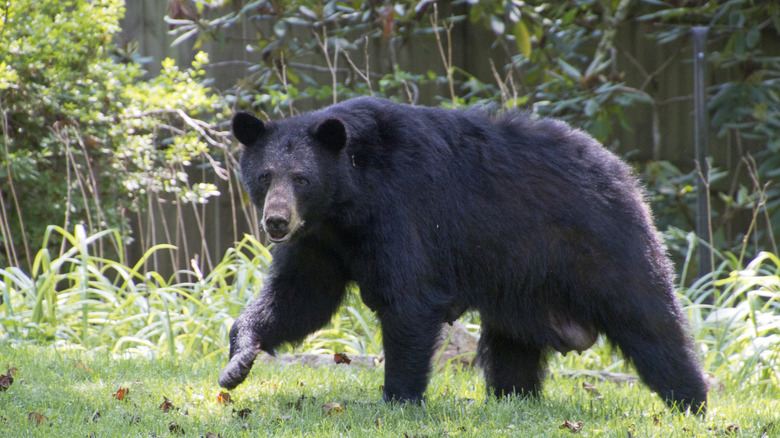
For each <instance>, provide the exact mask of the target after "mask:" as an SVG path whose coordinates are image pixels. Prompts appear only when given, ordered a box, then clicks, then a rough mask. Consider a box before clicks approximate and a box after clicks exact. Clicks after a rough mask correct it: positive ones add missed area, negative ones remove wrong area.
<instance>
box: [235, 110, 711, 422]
mask: <svg viewBox="0 0 780 438" xmlns="http://www.w3.org/2000/svg"><path fill="white" fill-rule="evenodd" d="M239 117H241V118H240V119H239ZM237 122H240V123H237ZM258 122H259V120H258ZM342 128H343V130H342ZM234 131H235V134H236V137H237V138H239V139H240V140H241V139H248V142H247V144H246V146H247V147H246V150H245V152H244V154H243V157H242V159H241V169H242V178H243V180H244V184H245V185H246V187H247V189H248V191H249V193H250V196H251V198H252V200H253V201H254V202H255V203H256V204H257V205H258V206H259V207H260V208H263V206H264V202H265V200H266V197H267V196H269V197H270V196H271V195H267V194H268V192H269V191H272V192H273V191H274V190H282V189H285V190H287V191H286V192H284V193H288V194H290V195H288V198H291V199H289V202H290V204H289V205H290V206H291V207H290V208H292V206H293V205H294V206H295V208H297V210H296V212H297V214H298V215H299V216H300V218H301V220H302V225H301V226H300V227H299V228H297V229H294V230H293V232H292V234H291V236H290V237H289V241H286V243H282V244H280V245H278V246H277V247H276V248H275V250H274V260H273V264H272V273H271V275H270V276H269V278H268V280H267V281H266V283H265V285H264V287H263V291H262V293H261V294H260V296H259V297H258V298H257V299H255V300H254V301H252V302H251V303H250V304H249V305H248V306H247V308H246V309H245V310H244V311H243V312H242V313H241V315H240V316H239V317H238V319H237V320H236V322H235V325H234V326H233V328H232V330H231V338H230V345H231V348H230V350H231V351H230V356H231V358H232V359H231V361H230V363H229V364H228V366H227V367H226V368H225V370H224V371H223V373H222V375H221V376H220V385H222V386H225V387H227V388H232V387H235V386H236V385H238V384H239V383H241V382H242V381H243V380H244V378H245V377H246V375H247V374H248V372H249V368H250V367H251V365H252V360H253V359H254V357H255V355H256V354H257V352H258V351H259V349H262V350H265V351H269V352H272V351H273V350H274V349H275V348H276V347H277V346H278V345H280V344H281V343H283V342H298V341H301V340H302V339H304V337H305V336H306V335H308V334H309V333H311V332H313V331H315V330H317V329H318V328H320V327H322V326H323V325H324V324H325V323H327V321H329V320H330V317H331V315H332V314H333V313H334V312H335V311H336V310H337V308H338V307H339V304H340V301H341V300H342V298H343V296H344V290H345V287H346V285H347V283H348V282H355V283H357V285H358V286H359V287H360V293H361V297H362V299H363V300H364V302H365V303H366V304H367V305H368V306H369V307H370V308H371V309H373V310H374V311H376V312H377V315H378V317H379V319H380V321H381V324H382V329H383V335H384V348H385V356H386V365H385V393H384V397H385V399H387V400H393V399H394V400H402V401H409V400H410V401H416V400H420V399H421V397H422V395H423V392H424V391H425V387H426V384H427V379H428V374H429V371H430V369H429V368H430V365H429V363H430V358H431V355H432V354H433V352H434V349H435V348H436V345H435V339H436V335H437V334H438V330H439V327H440V325H441V323H443V322H445V321H451V320H453V319H454V318H457V317H458V316H459V315H460V314H462V312H463V311H465V310H466V309H470V308H473V309H477V310H478V311H479V312H480V314H481V317H482V322H483V326H482V336H481V339H480V345H479V352H478V353H479V360H480V363H481V365H482V367H483V369H484V372H485V376H486V378H487V381H488V384H489V386H490V387H491V388H492V391H493V392H494V393H495V394H496V395H501V394H512V393H521V394H536V393H538V391H539V390H540V388H541V382H542V378H543V375H544V363H545V357H546V356H547V354H548V353H549V352H550V351H552V350H553V349H556V350H559V351H563V352H565V351H568V350H571V349H581V348H583V347H584V348H587V346H588V345H590V344H591V343H592V340H591V341H590V342H584V341H582V340H581V339H585V341H587V340H589V339H591V336H590V335H593V336H595V333H596V332H600V333H603V334H605V335H606V336H607V337H608V339H609V340H611V341H612V342H613V343H614V344H616V345H617V346H618V347H619V348H620V349H621V350H622V351H623V353H624V354H625V355H626V356H627V357H628V358H629V359H630V360H632V361H633V363H634V364H635V365H636V368H637V370H638V372H639V375H640V376H641V377H642V379H643V380H644V382H645V383H646V384H647V385H648V386H649V387H650V388H652V389H653V390H654V391H656V392H657V393H658V394H659V395H660V396H661V397H662V398H663V399H664V400H665V401H666V402H667V403H668V404H670V405H677V406H678V407H680V408H684V409H687V408H692V409H693V410H700V411H701V412H703V411H704V409H705V408H706V400H707V394H706V392H707V391H706V387H705V384H704V382H703V379H702V375H701V372H700V369H699V365H698V362H697V359H696V355H695V353H694V351H693V347H692V344H691V341H690V339H689V337H688V336H687V334H686V328H685V320H684V316H683V315H682V313H681V311H680V308H679V306H678V304H677V301H676V298H675V294H674V290H673V286H672V277H673V273H672V269H671V266H670V262H669V259H668V257H667V255H666V253H665V249H664V248H663V246H662V244H661V242H660V240H659V237H658V236H657V232H656V230H655V227H654V226H653V223H652V218H651V215H650V212H649V209H648V207H647V205H646V204H645V202H644V199H643V193H642V191H641V190H640V189H639V188H638V186H637V181H636V180H635V178H634V177H633V176H632V174H631V171H630V169H629V167H628V166H627V165H626V164H625V163H623V162H622V161H621V160H620V159H618V158H617V157H616V156H615V155H613V154H612V153H611V152H609V151H607V150H606V149H605V148H603V147H602V146H601V145H600V144H598V142H596V141H595V140H593V139H592V138H591V137H589V136H588V135H587V134H585V133H583V132H581V131H578V130H574V129H572V128H570V127H569V126H567V125H566V124H564V123H562V122H559V121H555V120H549V119H542V120H533V119H531V118H530V117H528V116H527V115H525V114H523V113H520V112H515V111H510V112H508V113H506V114H504V115H501V116H498V117H491V116H490V115H489V114H488V113H487V112H485V111H482V110H470V111H453V110H444V109H439V108H426V107H413V106H407V105H401V104H396V103H392V102H389V101H385V100H380V99H373V98H360V99H354V100H350V101H347V102H344V103H341V104H337V105H333V106H331V107H328V108H325V109H323V110H320V111H316V112H312V113H306V114H302V115H299V116H296V117H293V118H290V119H286V120H281V121H276V122H269V123H267V124H265V125H263V124H262V122H260V124H259V125H257V124H256V123H255V122H254V121H248V120H246V119H245V116H244V115H241V116H237V118H236V122H234ZM290 175H293V178H304V179H305V180H306V182H307V183H306V184H298V185H296V184H292V183H289V182H285V181H287V179H286V178H288V177H289V176H290ZM295 180H296V181H297V179H295ZM279 193H282V192H281V191H280V192H279ZM291 226H292V225H291ZM562 327H563V329H562ZM567 330H568V331H567ZM567 333H574V334H575V335H576V336H569V335H568V334H567ZM583 342H584V343H585V345H584V346H583V345H582V344H583ZM250 359H251V360H250Z"/></svg>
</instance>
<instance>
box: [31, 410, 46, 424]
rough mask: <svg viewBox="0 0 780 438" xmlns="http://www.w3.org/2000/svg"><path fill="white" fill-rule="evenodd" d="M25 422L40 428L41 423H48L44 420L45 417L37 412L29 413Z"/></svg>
mask: <svg viewBox="0 0 780 438" xmlns="http://www.w3.org/2000/svg"><path fill="white" fill-rule="evenodd" d="M27 420H28V421H29V422H30V423H34V424H35V425H36V426H40V425H41V424H43V423H46V422H47V421H48V418H46V416H45V415H43V414H39V413H37V412H30V413H29V414H28V415H27Z"/></svg>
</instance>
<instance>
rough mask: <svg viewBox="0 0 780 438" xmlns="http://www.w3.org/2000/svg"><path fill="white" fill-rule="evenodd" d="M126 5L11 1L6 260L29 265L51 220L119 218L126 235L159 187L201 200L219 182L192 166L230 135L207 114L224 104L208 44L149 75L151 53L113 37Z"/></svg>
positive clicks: (6, 70) (1, 55) (102, 224)
mask: <svg viewBox="0 0 780 438" xmlns="http://www.w3.org/2000/svg"><path fill="white" fill-rule="evenodd" d="M123 5H124V2H123V1H121V0H102V1H97V2H95V1H87V0H73V1H64V2H63V1H57V0H19V1H13V2H4V3H3V4H2V5H0V20H1V21H2V24H1V25H0V47H3V49H2V50H0V117H2V119H0V122H2V123H0V131H2V144H0V201H1V202H0V219H2V220H0V231H2V233H0V266H8V265H14V266H24V267H25V268H26V269H28V270H29V269H30V268H31V267H32V266H31V265H32V257H33V256H34V253H33V252H31V251H30V249H29V248H28V242H41V241H42V239H43V235H44V233H45V232H46V229H47V226H48V225H50V224H58V225H61V226H63V227H64V228H65V229H69V230H72V229H73V225H74V224H84V225H85V226H86V227H87V229H88V230H89V231H90V233H95V232H97V231H98V230H102V229H106V228H115V229H120V230H122V236H123V238H125V237H127V236H128V235H129V230H128V215H129V214H130V212H131V211H137V210H139V209H143V208H146V206H147V202H146V201H147V198H148V196H149V195H150V194H153V193H171V194H172V195H173V196H175V197H176V198H175V199H178V200H180V201H183V202H194V203H198V202H205V200H206V199H207V198H208V197H210V196H213V195H215V194H216V190H215V188H214V187H213V185H204V184H193V183H191V182H190V181H189V178H188V176H187V173H186V169H187V168H188V167H190V166H191V164H192V163H193V162H195V161H197V160H198V159H199V158H200V157H203V156H204V154H206V153H207V152H208V150H209V148H210V147H214V146H219V145H220V144H221V143H220V141H221V140H220V139H219V138H218V137H217V136H216V135H215V134H214V133H213V131H212V130H211V128H210V125H208V124H207V123H205V122H203V121H200V120H197V117H207V118H208V117H211V115H216V116H217V117H218V118H217V120H219V118H220V117H223V116H224V114H223V111H224V110H223V109H222V107H221V103H220V102H221V101H220V100H219V99H218V98H217V97H216V96H212V95H210V94H209V89H208V88H207V87H206V86H205V79H204V71H203V70H202V67H203V65H204V64H205V63H206V62H207V58H206V55H205V54H199V55H198V56H196V59H195V61H194V62H193V64H192V67H191V68H190V69H187V70H180V69H179V68H177V67H176V66H175V65H174V63H173V61H171V60H166V61H164V62H163V71H162V73H161V74H160V75H159V76H158V77H157V78H154V79H152V80H149V81H142V80H141V78H142V76H143V74H144V71H143V69H142V66H141V64H139V63H138V62H136V61H133V59H132V57H130V56H129V55H128V54H127V53H124V54H123V53H121V52H120V51H119V50H118V49H117V47H116V46H115V45H114V43H113V38H114V37H115V35H117V33H118V32H119V30H120V28H119V19H120V18H121V17H122V15H123V14H124V6H123ZM207 142H210V144H208V143H207ZM52 237H54V236H52ZM48 243H49V244H51V245H52V246H51V249H54V248H55V247H56V245H57V244H59V243H60V242H58V241H56V239H50V240H48Z"/></svg>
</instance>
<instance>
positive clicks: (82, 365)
mask: <svg viewBox="0 0 780 438" xmlns="http://www.w3.org/2000/svg"><path fill="white" fill-rule="evenodd" d="M73 368H76V369H77V370H84V371H89V372H92V368H90V367H88V366H87V364H85V363H84V362H82V361H78V362H76V364H75V365H73Z"/></svg>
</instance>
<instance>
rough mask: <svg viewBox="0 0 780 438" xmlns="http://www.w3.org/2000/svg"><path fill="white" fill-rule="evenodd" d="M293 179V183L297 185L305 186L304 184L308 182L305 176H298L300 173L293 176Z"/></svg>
mask: <svg viewBox="0 0 780 438" xmlns="http://www.w3.org/2000/svg"><path fill="white" fill-rule="evenodd" d="M293 181H295V183H296V184H298V185H299V186H305V185H306V184H308V183H309V180H308V179H306V177H305V176H300V175H298V176H294V177H293Z"/></svg>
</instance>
